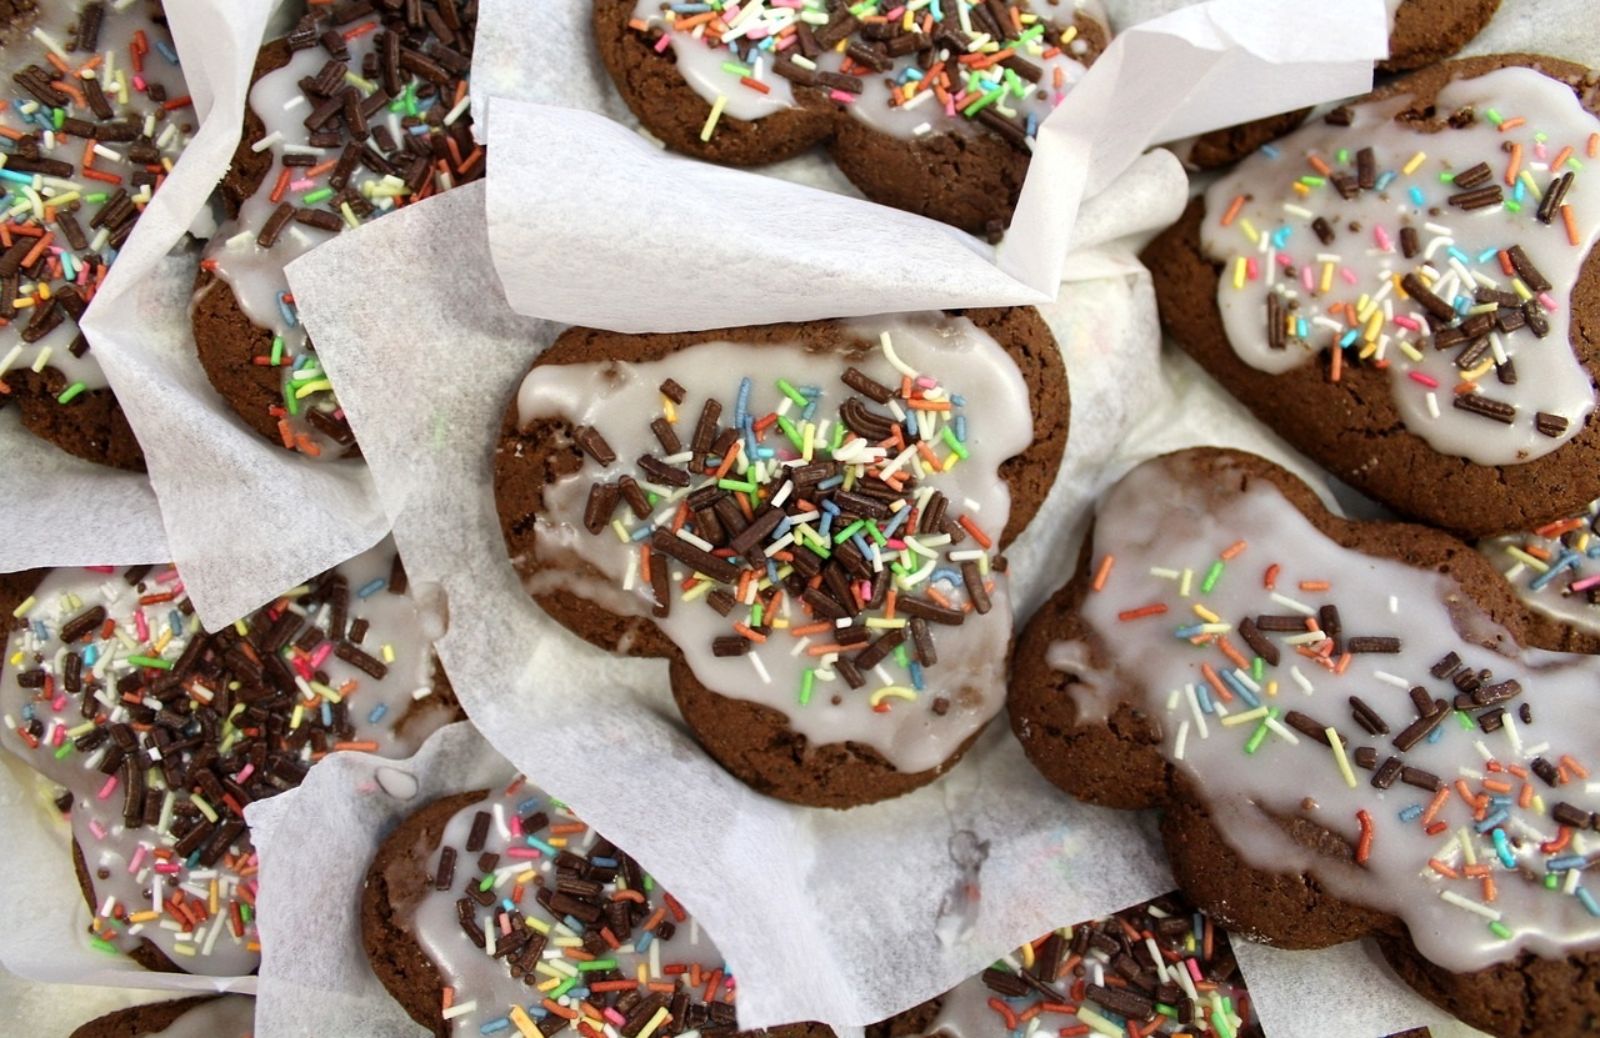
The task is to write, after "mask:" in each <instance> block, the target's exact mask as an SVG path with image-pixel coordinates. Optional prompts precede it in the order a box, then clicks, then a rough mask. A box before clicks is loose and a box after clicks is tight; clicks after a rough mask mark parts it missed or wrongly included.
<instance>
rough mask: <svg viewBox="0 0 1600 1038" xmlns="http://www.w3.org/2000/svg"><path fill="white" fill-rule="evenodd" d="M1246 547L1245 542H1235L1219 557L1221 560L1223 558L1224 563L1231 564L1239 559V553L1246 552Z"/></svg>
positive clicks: (1223, 550)
mask: <svg viewBox="0 0 1600 1038" xmlns="http://www.w3.org/2000/svg"><path fill="white" fill-rule="evenodd" d="M1246 547H1247V545H1246V544H1245V542H1244V541H1234V542H1233V543H1232V544H1230V545H1228V546H1227V547H1226V548H1224V549H1222V554H1221V555H1220V556H1219V558H1221V559H1222V561H1223V562H1231V561H1233V560H1234V559H1236V558H1238V557H1239V553H1240V552H1242V551H1244V549H1245V548H1246Z"/></svg>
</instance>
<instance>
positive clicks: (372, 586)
mask: <svg viewBox="0 0 1600 1038" xmlns="http://www.w3.org/2000/svg"><path fill="white" fill-rule="evenodd" d="M388 586H389V582H388V581H387V580H385V579H383V578H382V577H374V578H373V579H372V580H369V581H367V582H366V583H365V584H362V585H361V590H359V591H357V592H356V597H357V598H371V597H372V596H373V595H376V594H377V593H378V592H380V591H382V590H383V589H384V588H386V587H388Z"/></svg>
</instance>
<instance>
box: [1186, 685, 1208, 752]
mask: <svg viewBox="0 0 1600 1038" xmlns="http://www.w3.org/2000/svg"><path fill="white" fill-rule="evenodd" d="M1183 694H1184V695H1185V696H1187V697H1188V699H1189V713H1191V714H1193V715H1194V726H1195V727H1196V728H1198V729H1199V730H1200V738H1202V739H1209V738H1211V733H1210V732H1208V731H1207V730H1206V715H1205V713H1204V712H1203V711H1202V710H1201V709H1200V697H1199V696H1197V695H1196V694H1195V691H1194V683H1193V682H1190V683H1189V684H1187V685H1185V686H1183Z"/></svg>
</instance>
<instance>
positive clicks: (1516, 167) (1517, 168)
mask: <svg viewBox="0 0 1600 1038" xmlns="http://www.w3.org/2000/svg"><path fill="white" fill-rule="evenodd" d="M1505 127H1506V124H1505V123H1501V124H1500V128H1501V129H1502V130H1504V129H1505ZM1521 172H1522V145H1520V144H1517V143H1516V142H1512V144H1511V162H1510V163H1509V164H1507V166H1506V186H1507V187H1516V186H1517V174H1518V173H1521Z"/></svg>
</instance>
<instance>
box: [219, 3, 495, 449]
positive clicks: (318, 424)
mask: <svg viewBox="0 0 1600 1038" xmlns="http://www.w3.org/2000/svg"><path fill="white" fill-rule="evenodd" d="M386 6H393V7H394V9H395V10H396V11H398V10H399V7H398V5H386ZM312 10H313V13H312V14H308V15H307V16H306V17H305V18H304V19H303V20H302V21H301V22H300V24H299V25H298V26H296V28H295V29H294V31H292V32H290V33H289V34H288V35H287V36H286V37H284V39H283V40H282V41H281V42H280V43H277V44H274V45H272V46H271V47H269V48H268V49H267V50H265V51H263V55H264V59H263V60H264V61H266V60H267V58H268V57H269V56H270V59H271V60H270V62H268V64H269V67H270V70H269V71H267V72H265V73H264V74H263V75H261V76H260V77H259V78H258V79H257V80H256V82H255V83H254V85H253V86H252V87H251V89H250V110H251V111H252V112H254V113H255V115H256V116H257V117H259V118H260V120H261V123H262V127H263V130H262V136H261V137H260V138H259V139H258V140H256V141H255V142H253V143H252V144H251V150H252V151H253V152H254V153H256V154H258V155H259V154H265V155H266V156H268V157H269V158H270V164H269V165H268V168H267V169H266V171H265V173H264V179H262V180H261V182H260V184H259V186H258V187H257V188H256V190H255V191H254V192H252V193H251V194H250V195H249V196H248V197H247V198H244V199H243V200H242V202H240V205H239V212H238V216H237V218H235V219H233V220H231V221H229V222H228V223H227V224H225V225H224V226H223V228H222V229H221V230H220V231H219V232H218V233H217V235H216V237H215V238H213V239H212V243H211V246H210V247H209V248H208V249H207V252H206V258H205V260H204V262H203V264H202V265H203V267H204V268H205V269H206V270H208V271H210V272H211V273H213V274H215V275H216V276H217V278H218V279H219V280H220V281H221V282H223V283H225V284H226V285H227V286H228V287H229V288H231V289H232V290H233V293H234V296H235V298H236V299H237V300H238V302H239V307H240V309H241V310H242V311H243V312H244V314H245V316H246V317H247V318H249V319H250V321H252V322H253V323H254V324H256V325H257V326H259V327H261V328H266V329H270V330H271V332H272V340H271V345H270V347H269V348H268V350H267V351H266V353H265V354H264V355H263V356H259V357H256V358H254V362H255V363H257V364H264V365H268V366H271V367H277V368H279V369H281V370H282V372H283V400H282V406H281V408H280V410H281V414H278V415H277V417H278V418H279V432H280V435H281V437H282V441H283V443H284V445H285V446H286V447H292V448H294V449H296V450H299V451H300V452H302V453H304V454H307V455H311V456H314V457H328V458H337V457H340V456H342V455H343V454H344V453H345V449H346V448H348V447H349V445H350V444H351V443H352V442H353V438H352V436H351V434H350V429H349V426H348V424H347V423H346V422H345V421H344V418H343V413H342V412H341V411H340V410H339V407H338V402H337V400H336V399H335V398H334V395H333V386H332V384H331V383H330V382H329V381H328V378H327V375H326V374H325V373H324V372H323V370H322V366H321V363H320V362H319V361H318V359H317V356H316V354H315V352H313V351H312V350H311V348H310V346H311V344H310V343H309V342H308V341H307V339H306V334H305V330H304V328H302V327H301V325H300V321H299V317H298V315H297V313H296V311H295V307H294V299H293V297H292V296H290V294H289V284H288V279H287V278H286V277H285V275H284V267H286V266H287V265H288V264H289V263H290V262H292V261H293V260H295V259H297V258H299V257H300V256H302V255H304V254H305V253H306V252H308V251H309V250H310V249H312V248H314V247H315V246H317V245H319V244H321V243H322V242H324V241H326V240H327V239H328V237H329V236H330V235H334V234H338V233H339V232H340V231H341V230H344V229H345V228H347V227H359V226H360V225H361V224H362V223H364V222H366V221H367V220H370V219H375V218H376V217H379V216H382V215H383V214H384V213H386V212H389V211H391V210H393V209H395V208H396V207H397V206H401V205H406V204H409V203H411V202H415V201H420V200H422V199H424V198H427V197H429V196H430V195H433V194H436V193H438V192H440V191H444V190H447V189H449V188H451V187H453V186H455V185H456V184H457V183H463V182H465V181H468V180H473V179H476V178H477V177H479V176H481V175H482V173H483V151H482V150H481V149H480V148H478V147H477V146H476V145H474V144H473V143H472V138H471V135H470V129H469V128H470V126H471V124H472V116H471V114H470V111H469V105H470V100H469V98H468V95H467V76H468V72H469V70H470V69H471V65H472V41H473V34H474V32H475V29H476V21H477V4H476V3H475V2H469V3H465V4H461V3H456V2H454V0H430V2H428V3H425V4H418V5H407V6H406V7H405V12H406V13H397V14H384V13H382V12H381V11H375V10H374V9H373V7H372V5H370V4H349V5H335V6H333V7H322V6H318V5H313V8H312ZM413 12H414V15H415V16H414V17H413ZM215 283H216V282H212V284H215ZM208 287H209V286H208ZM205 290H207V289H204V288H203V289H202V291H205Z"/></svg>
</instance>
